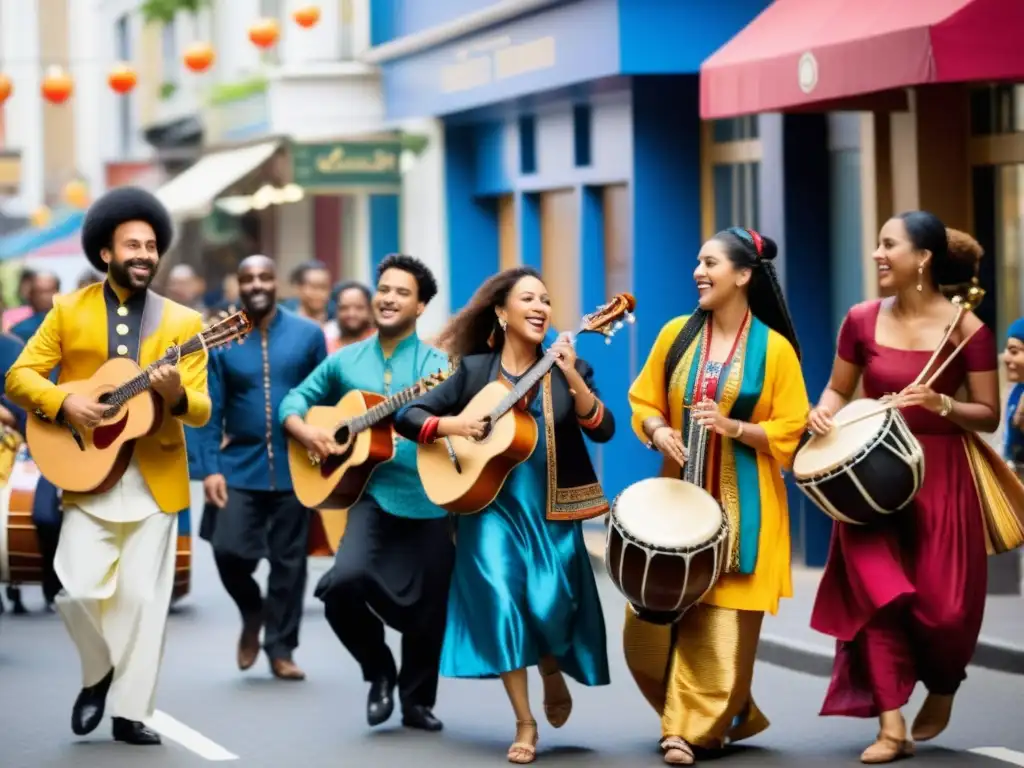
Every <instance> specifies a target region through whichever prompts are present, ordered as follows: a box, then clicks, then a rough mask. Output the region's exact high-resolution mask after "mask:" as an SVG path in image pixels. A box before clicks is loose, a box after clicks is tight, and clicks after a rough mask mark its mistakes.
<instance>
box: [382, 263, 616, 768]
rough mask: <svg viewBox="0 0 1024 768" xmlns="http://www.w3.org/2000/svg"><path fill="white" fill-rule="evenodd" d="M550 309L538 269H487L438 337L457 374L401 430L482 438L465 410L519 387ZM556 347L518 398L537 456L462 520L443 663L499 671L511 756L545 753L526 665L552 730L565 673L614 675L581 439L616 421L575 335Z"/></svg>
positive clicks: (422, 436) (455, 668)
mask: <svg viewBox="0 0 1024 768" xmlns="http://www.w3.org/2000/svg"><path fill="white" fill-rule="evenodd" d="M550 319H551V298H550V296H549V293H548V289H547V287H546V286H545V285H544V283H543V281H542V280H541V279H540V275H538V274H537V272H536V271H535V270H533V269H530V268H528V267H520V268H516V269H509V270H506V271H504V272H501V273H499V274H497V275H495V276H494V277H492V278H490V279H489V280H488V281H487V282H485V283H484V284H483V285H482V286H481V287H480V289H479V290H478V291H477V293H476V295H475V296H474V297H473V299H472V300H471V301H470V302H469V304H468V305H467V306H466V307H465V308H464V309H463V310H462V311H461V312H460V313H459V314H458V315H457V316H456V317H455V318H454V319H453V320H452V321H451V322H450V324H449V325H448V327H447V328H446V329H445V330H444V331H442V333H441V334H440V336H439V337H438V338H437V340H436V342H435V343H436V344H437V346H439V347H440V348H442V349H444V350H445V351H446V352H448V353H449V355H451V356H452V357H453V358H455V359H458V361H459V364H458V368H457V369H456V371H455V373H454V374H452V376H451V377H449V378H448V379H447V380H446V381H445V382H444V383H443V384H441V385H439V386H438V387H436V388H434V389H433V390H431V391H430V392H429V393H427V394H426V395H424V396H423V397H421V398H420V399H418V400H416V401H415V402H414V403H412V404H411V405H409V406H407V407H406V408H405V409H403V410H402V411H400V412H399V413H398V414H397V416H396V418H395V429H396V431H397V432H398V433H399V434H400V435H403V436H405V437H407V438H409V439H410V440H417V441H419V442H421V443H426V442H432V441H433V440H435V439H438V438H443V437H447V436H450V435H459V436H462V437H468V438H477V439H478V438H481V437H482V436H483V435H484V430H485V423H484V422H483V421H482V420H480V419H475V418H471V417H469V416H466V415H461V414H462V411H463V409H465V407H466V405H467V404H468V403H469V401H470V400H471V399H472V398H473V397H474V396H475V395H476V394H477V393H478V392H480V390H482V389H483V388H484V387H485V386H487V384H489V383H490V382H492V381H496V380H501V381H504V382H506V383H507V384H508V385H509V386H510V387H514V386H515V385H516V383H517V382H518V381H519V380H520V379H521V378H522V377H523V376H524V375H526V373H527V372H528V371H530V370H531V368H533V366H534V365H535V364H536V363H537V362H538V361H539V360H540V359H541V358H542V357H543V356H544V350H543V349H542V342H543V340H544V337H545V334H546V332H547V330H548V327H549V324H550ZM550 351H551V352H553V353H554V354H555V355H556V358H555V360H556V365H555V366H554V367H552V369H551V370H550V371H549V372H548V373H547V374H545V376H544V377H543V379H542V380H541V381H540V382H539V384H537V385H535V386H534V387H533V388H532V389H531V390H530V391H529V392H528V393H526V395H525V396H524V397H523V399H522V400H520V401H519V403H518V404H517V405H516V406H515V407H517V408H520V409H522V410H523V411H526V412H528V413H530V414H532V415H533V417H534V419H536V421H537V434H538V441H537V445H536V447H535V448H534V450H533V453H532V455H531V456H530V457H529V458H528V459H526V460H525V461H524V462H523V463H522V464H520V465H519V466H517V467H516V468H515V469H513V470H512V472H511V473H510V474H509V476H508V478H507V479H506V480H505V483H504V485H503V486H502V488H501V490H500V491H499V493H498V495H497V497H496V498H495V499H494V501H493V502H491V504H490V505H489V506H488V507H487V508H485V509H484V510H483V511H481V512H479V513H477V514H474V515H463V516H459V517H458V518H457V526H458V527H457V532H456V535H457V539H458V546H457V547H456V559H455V571H454V574H453V577H452V585H451V592H450V594H449V601H448V626H447V631H446V635H445V643H444V652H443V657H442V659H441V674H443V675H445V676H447V677H461V678H477V679H486V678H497V677H500V678H501V680H502V682H503V683H504V684H505V691H506V693H507V694H508V697H509V700H510V701H511V704H512V710H513V712H514V714H515V718H516V737H515V742H514V743H513V744H512V746H511V747H510V748H509V751H508V759H509V761H510V762H513V763H531V762H533V760H534V759H535V757H536V744H537V723H536V720H534V717H533V713H532V712H531V709H530V699H529V694H528V688H527V675H526V669H527V667H532V666H537V667H539V668H540V673H541V679H542V683H543V686H544V713H545V715H546V716H547V720H548V722H549V723H550V724H551V725H552V726H553V727H555V728H560V727H561V726H563V725H564V724H565V722H566V721H567V720H568V719H569V714H570V712H571V710H572V698H571V696H570V694H569V689H568V687H567V685H566V682H565V678H564V677H563V673H564V674H567V675H569V676H570V677H572V678H573V679H574V680H576V681H577V682H579V683H581V684H583V685H588V686H596V685H607V684H608V683H609V672H608V656H607V643H606V638H605V626H604V616H603V614H602V611H601V603H600V600H599V597H598V592H597V583H596V581H595V579H594V572H593V568H592V567H591V564H590V559H589V556H588V553H587V549H586V547H585V545H584V542H583V531H582V528H581V526H580V521H581V520H583V519H587V518H592V517H596V516H598V515H601V514H604V513H605V512H607V511H608V501H607V500H606V499H605V496H604V493H603V491H602V489H601V486H600V484H599V483H598V480H597V476H596V474H595V472H594V468H593V465H592V464H591V461H590V456H589V455H588V453H587V446H586V443H585V442H584V439H583V437H584V435H586V436H587V437H589V438H590V439H591V440H594V441H595V442H606V441H608V440H610V439H611V437H612V435H613V433H614V431H615V421H614V419H613V418H612V414H611V412H610V411H607V410H605V408H604V405H603V404H602V403H601V400H600V399H599V397H598V394H597V390H596V388H595V387H594V378H593V372H592V370H591V368H590V366H589V365H587V364H586V363H585V362H583V361H582V360H580V359H578V358H577V357H576V353H575V351H574V349H573V346H572V344H571V342H570V340H569V339H568V337H567V336H561V337H559V338H558V340H557V341H556V342H555V343H554V344H553V345H552V347H551V350H550Z"/></svg>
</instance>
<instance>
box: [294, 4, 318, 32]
mask: <svg viewBox="0 0 1024 768" xmlns="http://www.w3.org/2000/svg"><path fill="white" fill-rule="evenodd" d="M292 18H293V19H295V23H296V24H298V25H299V26H300V27H305V28H306V29H309V28H310V27H312V26H315V25H316V23H317V22H318V21H320V6H319V5H304V6H302V7H301V8H296V9H295V11H294V12H293V13H292Z"/></svg>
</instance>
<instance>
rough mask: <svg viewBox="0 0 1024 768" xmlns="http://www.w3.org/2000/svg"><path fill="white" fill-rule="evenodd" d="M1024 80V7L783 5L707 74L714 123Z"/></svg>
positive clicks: (713, 60) (996, 1)
mask: <svg viewBox="0 0 1024 768" xmlns="http://www.w3.org/2000/svg"><path fill="white" fill-rule="evenodd" d="M1008 79H1024V0H775V2H774V3H772V4H771V5H770V6H769V7H768V8H766V9H765V10H764V11H763V12H762V13H761V15H760V16H758V17H757V18H756V19H754V20H753V21H752V22H750V24H748V25H747V26H746V28H744V29H743V30H742V31H741V32H740V33H739V34H738V35H736V37H734V38H733V39H732V40H730V41H729V42H728V43H726V44H725V45H724V46H723V47H722V48H721V49H719V50H718V51H717V52H716V53H715V54H714V55H712V56H711V57H710V58H709V59H707V60H706V61H705V62H704V64H703V65H701V68H700V113H701V117H702V118H704V119H706V120H708V119H714V118H724V117H735V116H737V115H747V114H753V113H757V112H778V111H784V110H787V109H795V108H799V107H802V106H805V105H807V104H813V103H817V102H824V101H833V100H836V99H844V98H848V97H850V96H858V95H862V94H866V93H874V92H878V91H885V90H889V89H893V88H904V87H907V86H913V85H921V84H923V83H942V82H946V83H948V82H964V81H970V80H1008Z"/></svg>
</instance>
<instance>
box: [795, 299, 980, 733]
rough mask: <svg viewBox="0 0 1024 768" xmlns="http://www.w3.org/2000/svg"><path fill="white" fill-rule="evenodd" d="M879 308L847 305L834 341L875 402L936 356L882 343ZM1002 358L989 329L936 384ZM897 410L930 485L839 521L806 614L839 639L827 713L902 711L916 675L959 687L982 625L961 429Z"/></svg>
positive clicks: (974, 499)
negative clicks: (879, 511) (885, 509)
mask: <svg viewBox="0 0 1024 768" xmlns="http://www.w3.org/2000/svg"><path fill="white" fill-rule="evenodd" d="M880 309H881V301H872V302H865V303H863V304H859V305H857V306H856V307H854V308H853V309H851V310H850V312H849V314H848V315H847V316H846V319H845V321H844V322H843V327H842V330H841V331H840V333H839V344H838V346H839V349H838V353H839V356H840V357H841V358H842V359H843V360H846V361H847V362H850V363H852V364H854V365H857V366H859V367H860V368H861V369H862V371H863V377H862V383H863V388H864V395H865V397H872V398H879V397H882V396H883V395H885V394H888V393H892V392H899V391H900V390H902V389H903V388H904V387H906V386H907V385H908V384H910V383H911V381H913V380H914V379H915V378H916V377H917V376H918V374H919V373H920V372H921V370H922V369H923V368H924V366H925V365H926V364H927V363H928V359H929V358H930V356H931V353H930V352H924V351H921V352H918V351H907V350H903V349H893V348H891V347H885V346H883V345H881V344H878V343H877V342H876V341H875V326H876V324H877V321H878V314H879V311H880ZM952 346H953V345H952V344H948V345H947V348H946V350H945V353H944V354H943V355H941V356H940V358H939V361H937V362H936V364H935V365H933V366H932V370H933V371H934V370H937V368H938V366H939V365H941V361H942V360H945V359H946V356H947V355H948V354H949V352H950V351H952ZM996 365H997V360H996V347H995V337H994V336H993V334H992V332H991V331H990V330H989V329H988V328H987V327H983V328H982V329H981V330H980V331H978V332H977V333H976V334H975V335H974V337H973V338H972V339H971V340H970V341H969V342H968V344H967V346H966V347H964V349H963V350H962V351H961V353H960V354H959V355H958V356H957V358H956V359H955V360H953V362H951V363H950V364H949V366H948V367H947V368H946V370H945V371H943V373H942V375H941V376H940V377H939V379H938V381H937V382H935V383H934V384H933V388H934V389H935V391H936V392H940V393H944V394H947V395H950V396H953V395H955V393H956V392H957V390H958V389H960V387H961V385H963V384H964V382H965V380H966V377H967V374H968V372H980V371H991V370H995V368H996ZM902 413H903V416H904V418H905V419H906V421H907V425H908V426H909V428H910V430H911V432H913V434H914V436H915V437H916V438H917V439H918V441H920V443H921V447H922V449H923V451H924V461H925V477H924V483H923V485H922V488H921V490H920V492H919V493H918V495H917V497H916V498H915V500H914V501H913V503H912V504H911V506H908V507H907V508H905V509H904V510H902V511H900V512H898V513H896V514H895V515H893V516H892V520H891V521H889V522H888V523H885V524H882V525H880V526H870V527H869V526H855V525H848V524H844V523H835V524H834V525H833V529H832V542H831V546H830V549H829V557H828V562H827V563H826V564H825V572H824V574H823V576H822V579H821V584H820V586H819V587H818V594H817V598H816V600H815V604H814V612H813V614H812V616H811V626H812V627H813V628H814V629H816V630H817V631H819V632H822V633H824V634H827V635H831V636H832V637H835V638H836V656H835V661H834V663H833V667H832V682H831V684H830V686H829V690H828V693H827V694H826V696H825V702H824V705H823V706H822V710H821V714H822V715H846V716H849V717H876V716H877V715H878V714H879V713H880V712H885V711H889V710H895V709H899V708H900V707H902V706H903V705H905V704H906V703H907V701H908V700H909V699H910V696H911V694H912V693H913V690H914V686H915V685H916V684H917V682H918V681H921V682H923V683H924V684H925V686H926V687H927V688H928V690H929V691H930V692H931V693H935V694H938V695H943V694H953V693H955V692H956V690H957V688H958V687H959V686H960V683H961V682H962V681H963V680H964V679H965V678H966V677H967V672H966V669H967V664H968V663H969V662H970V660H971V657H972V656H973V655H974V649H975V646H976V645H977V642H978V634H979V633H980V632H981V619H982V615H983V613H984V610H985V593H986V586H987V580H988V563H987V554H986V550H985V532H984V525H983V521H982V511H981V506H980V502H979V500H978V493H977V490H976V488H975V485H974V478H973V477H972V475H971V469H970V465H969V464H968V459H967V453H966V450H965V446H964V431H963V430H962V429H961V428H960V427H958V426H957V425H956V424H954V423H953V422H951V421H949V420H947V419H944V418H942V417H941V416H939V415H938V414H935V413H932V412H930V411H928V410H926V409H924V408H920V407H912V408H904V409H902Z"/></svg>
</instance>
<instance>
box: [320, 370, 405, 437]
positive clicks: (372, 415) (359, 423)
mask: <svg viewBox="0 0 1024 768" xmlns="http://www.w3.org/2000/svg"><path fill="white" fill-rule="evenodd" d="M419 394H420V384H419V383H418V382H417V383H416V384H413V385H412V386H411V387H409V388H408V389H403V390H402V391H401V392H399V393H398V394H397V395H393V396H392V397H389V398H388V399H387V400H385V401H384V402H382V403H377V405H375V406H373V408H370V409H369V410H368V411H367V412H366V413H362V414H360V415H359V416H356V417H355V418H353V419H351V420H349V421H346V422H344V423H343V424H339V425H338V428H337V429H336V430H335V432H336V433H340V432H341V430H342V429H343V428H344V427H348V429H349V430H350V431H351V432H352V433H357V432H362V431H363V430H364V429H369V428H370V427H372V426H374V425H375V424H378V423H379V422H381V421H383V420H384V419H386V418H387V417H388V416H391V415H392V414H394V413H395V412H397V411H398V409H399V408H401V407H402V406H403V405H406V404H408V403H411V402H412V401H413V400H415V399H416V398H417V397H419ZM335 439H337V440H340V439H342V438H341V436H340V435H338V434H336V435H335Z"/></svg>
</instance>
